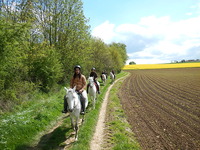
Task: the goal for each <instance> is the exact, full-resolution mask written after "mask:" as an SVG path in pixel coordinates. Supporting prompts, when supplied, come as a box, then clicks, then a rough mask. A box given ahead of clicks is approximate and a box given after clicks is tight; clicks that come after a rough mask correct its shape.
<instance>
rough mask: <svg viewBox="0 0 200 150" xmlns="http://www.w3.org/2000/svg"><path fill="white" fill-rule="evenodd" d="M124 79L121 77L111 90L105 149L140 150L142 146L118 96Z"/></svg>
mask: <svg viewBox="0 0 200 150" xmlns="http://www.w3.org/2000/svg"><path fill="white" fill-rule="evenodd" d="M123 80H124V79H120V81H118V82H117V83H116V84H115V86H113V88H112V89H111V91H110V94H109V101H108V106H107V116H106V130H105V139H106V140H105V141H104V144H103V147H104V148H105V149H114V150H124V149H126V150H133V149H134V150H138V149H140V146H139V144H138V142H137V141H136V139H135V137H134V134H133V132H132V131H131V127H130V125H129V124H128V122H127V120H126V118H127V117H126V115H125V112H124V111H123V108H122V106H121V104H120V99H119V98H118V95H117V93H118V90H119V89H120V86H121V84H122V82H123Z"/></svg>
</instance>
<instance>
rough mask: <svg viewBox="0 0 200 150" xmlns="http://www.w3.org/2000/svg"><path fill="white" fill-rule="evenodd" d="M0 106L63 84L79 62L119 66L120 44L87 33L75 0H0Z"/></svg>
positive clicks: (102, 67) (122, 47) (123, 55)
mask: <svg viewBox="0 0 200 150" xmlns="http://www.w3.org/2000/svg"><path fill="white" fill-rule="evenodd" d="M0 20H1V21H0V109H7V108H10V107H11V106H12V105H13V104H20V103H21V102H22V101H23V100H24V99H25V98H28V94H29V93H31V92H32V91H34V90H37V89H40V90H41V91H43V92H49V91H50V90H51V89H52V88H53V87H55V85H57V84H58V83H59V84H66V83H67V82H68V81H69V78H70V77H71V75H72V72H73V66H74V65H76V64H79V65H81V66H82V68H83V73H85V74H88V73H89V71H90V69H91V67H93V66H94V67H96V68H97V71H98V72H101V71H103V70H106V71H110V70H111V69H114V70H115V71H120V70H121V68H122V67H123V65H124V64H125V62H126V60H127V54H126V45H124V44H123V43H112V44H105V43H104V42H103V41H102V40H101V39H98V38H95V37H92V36H91V33H90V26H89V25H88V23H89V20H88V19H87V18H86V17H85V16H84V13H83V4H82V1H81V0H67V1H66V0H0Z"/></svg>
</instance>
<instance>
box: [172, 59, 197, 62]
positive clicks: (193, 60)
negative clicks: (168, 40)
mask: <svg viewBox="0 0 200 150" xmlns="http://www.w3.org/2000/svg"><path fill="white" fill-rule="evenodd" d="M185 62H200V59H189V60H185V59H182V60H181V61H177V60H174V61H172V62H171V63H185Z"/></svg>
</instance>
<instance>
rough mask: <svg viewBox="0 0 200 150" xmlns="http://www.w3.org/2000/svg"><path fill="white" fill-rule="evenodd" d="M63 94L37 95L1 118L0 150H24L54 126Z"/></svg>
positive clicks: (60, 107)
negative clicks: (40, 134)
mask: <svg viewBox="0 0 200 150" xmlns="http://www.w3.org/2000/svg"><path fill="white" fill-rule="evenodd" d="M61 96H62V93H61V92H58V93H57V94H55V93H54V95H45V94H41V93H40V94H38V93H37V94H35V95H34V96H33V99H31V100H30V101H29V102H26V103H23V104H22V105H21V106H18V107H16V108H15V110H14V111H12V112H9V113H8V112H7V113H5V114H3V115H1V117H0V122H1V123H0V149H11V150H12V149H23V147H24V146H25V145H27V144H29V143H30V142H32V141H33V140H34V139H35V137H36V135H37V134H39V133H40V132H42V131H44V130H45V129H47V128H49V127H50V126H52V125H54V124H55V122H56V120H57V119H58V117H59V116H60V110H61V109H62V103H61V102H60V101H59V99H60V98H61Z"/></svg>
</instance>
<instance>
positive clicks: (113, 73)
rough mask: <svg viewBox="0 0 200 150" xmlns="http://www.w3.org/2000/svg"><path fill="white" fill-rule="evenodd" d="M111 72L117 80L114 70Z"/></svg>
mask: <svg viewBox="0 0 200 150" xmlns="http://www.w3.org/2000/svg"><path fill="white" fill-rule="evenodd" d="M111 72H112V74H113V75H114V79H115V72H114V70H112V71H111Z"/></svg>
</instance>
